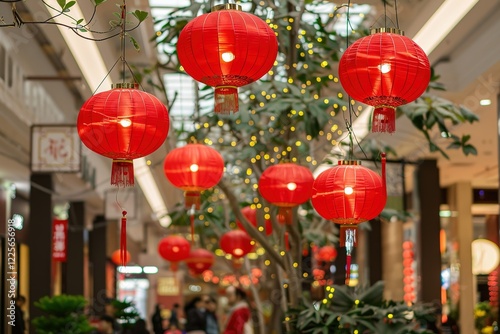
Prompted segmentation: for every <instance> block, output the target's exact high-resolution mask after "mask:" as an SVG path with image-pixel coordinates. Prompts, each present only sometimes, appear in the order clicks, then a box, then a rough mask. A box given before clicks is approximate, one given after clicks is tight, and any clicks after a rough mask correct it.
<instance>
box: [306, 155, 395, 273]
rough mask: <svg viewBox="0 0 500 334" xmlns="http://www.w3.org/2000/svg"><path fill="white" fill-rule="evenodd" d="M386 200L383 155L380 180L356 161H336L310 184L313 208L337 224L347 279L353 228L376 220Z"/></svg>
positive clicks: (353, 241) (354, 230) (354, 234)
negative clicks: (345, 261)
mask: <svg viewBox="0 0 500 334" xmlns="http://www.w3.org/2000/svg"><path fill="white" fill-rule="evenodd" d="M386 201H387V192H386V186H385V154H383V155H382V177H381V176H380V175H378V174H377V173H375V172H374V171H372V170H370V169H368V168H366V167H363V166H361V165H360V164H359V162H357V161H339V165H338V166H335V167H332V168H329V169H327V170H325V171H324V172H322V173H321V174H320V175H319V176H318V177H317V178H316V180H315V181H314V185H313V194H312V197H311V202H312V205H313V207H314V208H315V209H316V211H317V212H318V213H319V214H320V215H321V216H322V217H323V218H325V219H328V220H332V221H333V222H335V223H337V224H341V227H340V246H341V247H344V246H345V247H346V254H347V264H346V268H347V270H346V276H347V278H348V277H349V273H350V261H351V251H352V248H353V247H355V246H356V243H357V240H356V230H357V225H358V224H359V223H362V222H365V221H369V220H371V219H373V218H375V217H377V216H378V215H379V214H380V213H381V212H382V210H383V209H384V206H385V202H386Z"/></svg>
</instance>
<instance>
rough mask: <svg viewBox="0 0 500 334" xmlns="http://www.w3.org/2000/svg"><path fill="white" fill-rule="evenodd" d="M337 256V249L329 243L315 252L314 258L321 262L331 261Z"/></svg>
mask: <svg viewBox="0 0 500 334" xmlns="http://www.w3.org/2000/svg"><path fill="white" fill-rule="evenodd" d="M336 258H337V250H336V249H335V247H333V246H331V245H327V246H323V247H321V248H320V249H319V250H318V253H317V254H316V260H317V261H322V262H332V261H334V260H335V259H336Z"/></svg>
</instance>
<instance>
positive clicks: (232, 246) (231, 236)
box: [220, 230, 253, 259]
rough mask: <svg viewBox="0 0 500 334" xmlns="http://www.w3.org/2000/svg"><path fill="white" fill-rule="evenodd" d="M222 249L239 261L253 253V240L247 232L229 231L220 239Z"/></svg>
mask: <svg viewBox="0 0 500 334" xmlns="http://www.w3.org/2000/svg"><path fill="white" fill-rule="evenodd" d="M220 248H221V249H222V250H223V251H224V252H226V253H227V254H231V255H232V256H233V257H234V258H236V259H239V258H241V257H243V256H245V255H247V254H248V253H250V252H251V251H252V249H253V245H252V239H251V238H250V236H249V235H248V234H247V232H245V231H241V230H233V231H229V232H226V233H224V234H223V235H222V237H221V238H220Z"/></svg>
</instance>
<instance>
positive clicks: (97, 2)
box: [94, 0, 106, 6]
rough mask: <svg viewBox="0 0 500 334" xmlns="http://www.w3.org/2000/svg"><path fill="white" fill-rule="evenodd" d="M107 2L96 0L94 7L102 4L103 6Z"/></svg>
mask: <svg viewBox="0 0 500 334" xmlns="http://www.w3.org/2000/svg"><path fill="white" fill-rule="evenodd" d="M105 1H106V0H94V5H95V6H99V5H100V4H102V3H103V2H105Z"/></svg>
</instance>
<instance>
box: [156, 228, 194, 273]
mask: <svg viewBox="0 0 500 334" xmlns="http://www.w3.org/2000/svg"><path fill="white" fill-rule="evenodd" d="M190 249H191V245H190V244H189V242H188V241H187V240H186V239H184V238H183V237H181V236H178V235H169V236H168V237H165V238H163V239H161V240H160V243H159V244H158V253H159V254H160V256H161V257H162V258H164V259H165V260H167V261H170V269H171V270H172V271H177V268H178V263H179V262H180V261H183V260H185V259H187V258H188V257H189V255H190V253H189V250H190Z"/></svg>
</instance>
